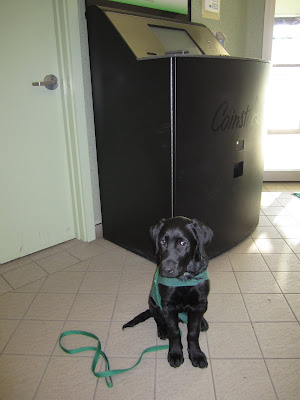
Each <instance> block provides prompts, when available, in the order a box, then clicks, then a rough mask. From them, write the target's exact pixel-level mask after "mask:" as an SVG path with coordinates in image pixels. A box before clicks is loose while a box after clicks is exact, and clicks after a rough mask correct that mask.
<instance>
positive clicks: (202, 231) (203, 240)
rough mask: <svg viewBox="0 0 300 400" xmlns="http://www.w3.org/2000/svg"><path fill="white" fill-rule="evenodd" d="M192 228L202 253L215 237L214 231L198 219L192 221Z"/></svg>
mask: <svg viewBox="0 0 300 400" xmlns="http://www.w3.org/2000/svg"><path fill="white" fill-rule="evenodd" d="M192 226H193V231H194V233H195V235H196V239H197V241H198V244H199V249H200V252H201V251H202V250H204V246H205V245H206V244H208V243H210V242H211V240H212V238H213V236H214V234H213V231H212V230H211V229H210V228H209V227H208V226H206V225H204V224H203V223H202V222H200V221H198V220H197V219H192Z"/></svg>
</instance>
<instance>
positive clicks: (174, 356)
mask: <svg viewBox="0 0 300 400" xmlns="http://www.w3.org/2000/svg"><path fill="white" fill-rule="evenodd" d="M168 361H169V364H170V365H171V367H174V368H177V367H179V366H180V365H181V364H182V363H183V361H184V358H183V354H182V352H175V351H169V353H168Z"/></svg>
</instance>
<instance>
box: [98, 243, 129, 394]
mask: <svg viewBox="0 0 300 400" xmlns="http://www.w3.org/2000/svg"><path fill="white" fill-rule="evenodd" d="M127 254H128V251H125V252H124V254H123V267H122V270H121V271H120V272H121V273H120V277H119V282H118V288H117V290H116V296H115V301H114V306H113V309H112V313H111V318H110V320H109V324H108V329H107V336H106V339H105V342H104V346H103V348H104V349H105V350H106V349H107V344H108V340H109V335H110V332H111V327H112V322H113V315H114V312H115V309H116V304H117V299H118V296H119V291H120V285H121V280H122V277H123V273H124V268H125V263H126V258H127ZM108 359H111V357H108ZM103 363H104V361H103V360H101V361H100V363H99V368H102V366H103ZM98 386H99V379H98V380H97V382H96V385H95V390H94V394H93V400H95V399H96V394H97V390H98Z"/></svg>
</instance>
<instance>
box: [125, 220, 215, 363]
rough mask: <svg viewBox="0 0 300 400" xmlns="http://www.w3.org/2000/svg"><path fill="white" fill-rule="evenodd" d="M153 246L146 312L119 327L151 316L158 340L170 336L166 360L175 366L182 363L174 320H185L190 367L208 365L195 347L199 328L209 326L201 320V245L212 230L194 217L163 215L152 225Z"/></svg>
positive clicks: (204, 260)
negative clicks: (153, 263)
mask: <svg viewBox="0 0 300 400" xmlns="http://www.w3.org/2000/svg"><path fill="white" fill-rule="evenodd" d="M150 235H151V237H152V240H153V242H154V245H155V255H156V259H157V266H158V269H157V272H156V274H155V277H154V282H153V286H152V290H151V293H150V296H149V310H147V311H144V312H143V313H141V314H139V315H138V316H137V317H135V318H134V319H133V320H131V321H129V322H128V323H127V324H125V325H124V326H123V329H124V328H127V327H132V326H135V325H137V324H138V323H140V322H143V321H145V320H146V319H148V318H150V317H154V319H155V321H156V324H157V333H158V337H159V338H160V339H166V338H168V339H169V353H168V361H169V363H170V365H171V366H172V367H179V366H180V365H181V364H182V363H183V361H184V358H183V353H182V344H181V337H180V330H179V327H178V322H179V321H182V322H187V327H188V336H187V342H188V352H189V358H190V360H191V362H192V364H193V366H194V367H199V368H205V367H207V365H208V364H207V359H206V356H205V354H204V353H203V352H202V351H201V349H200V346H199V334H200V331H206V330H207V329H208V323H207V321H206V320H205V319H204V318H203V315H204V313H205V312H206V310H207V296H208V293H209V280H208V275H207V271H206V269H207V266H208V256H207V254H206V253H205V245H206V244H208V243H209V242H210V241H211V239H212V237H213V232H212V231H211V229H210V228H208V227H207V226H206V225H204V224H203V223H202V222H200V221H198V220H196V219H189V218H185V217H174V218H170V219H167V220H165V219H162V220H161V221H160V222H159V223H158V224H157V225H155V226H153V227H152V228H151V229H150Z"/></svg>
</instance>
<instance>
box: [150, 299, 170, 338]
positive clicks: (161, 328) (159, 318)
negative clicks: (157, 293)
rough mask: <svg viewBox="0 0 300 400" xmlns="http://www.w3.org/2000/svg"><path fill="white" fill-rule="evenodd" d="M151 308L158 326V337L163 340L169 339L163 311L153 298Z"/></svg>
mask: <svg viewBox="0 0 300 400" xmlns="http://www.w3.org/2000/svg"><path fill="white" fill-rule="evenodd" d="M149 308H150V311H151V314H152V316H153V318H154V319H155V322H156V325H157V336H158V337H159V338H160V339H162V340H165V339H167V338H168V334H167V326H166V323H165V319H164V316H163V313H162V310H161V309H160V307H159V306H158V305H157V304H156V303H155V301H154V300H153V299H152V298H151V297H150V299H149Z"/></svg>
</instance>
